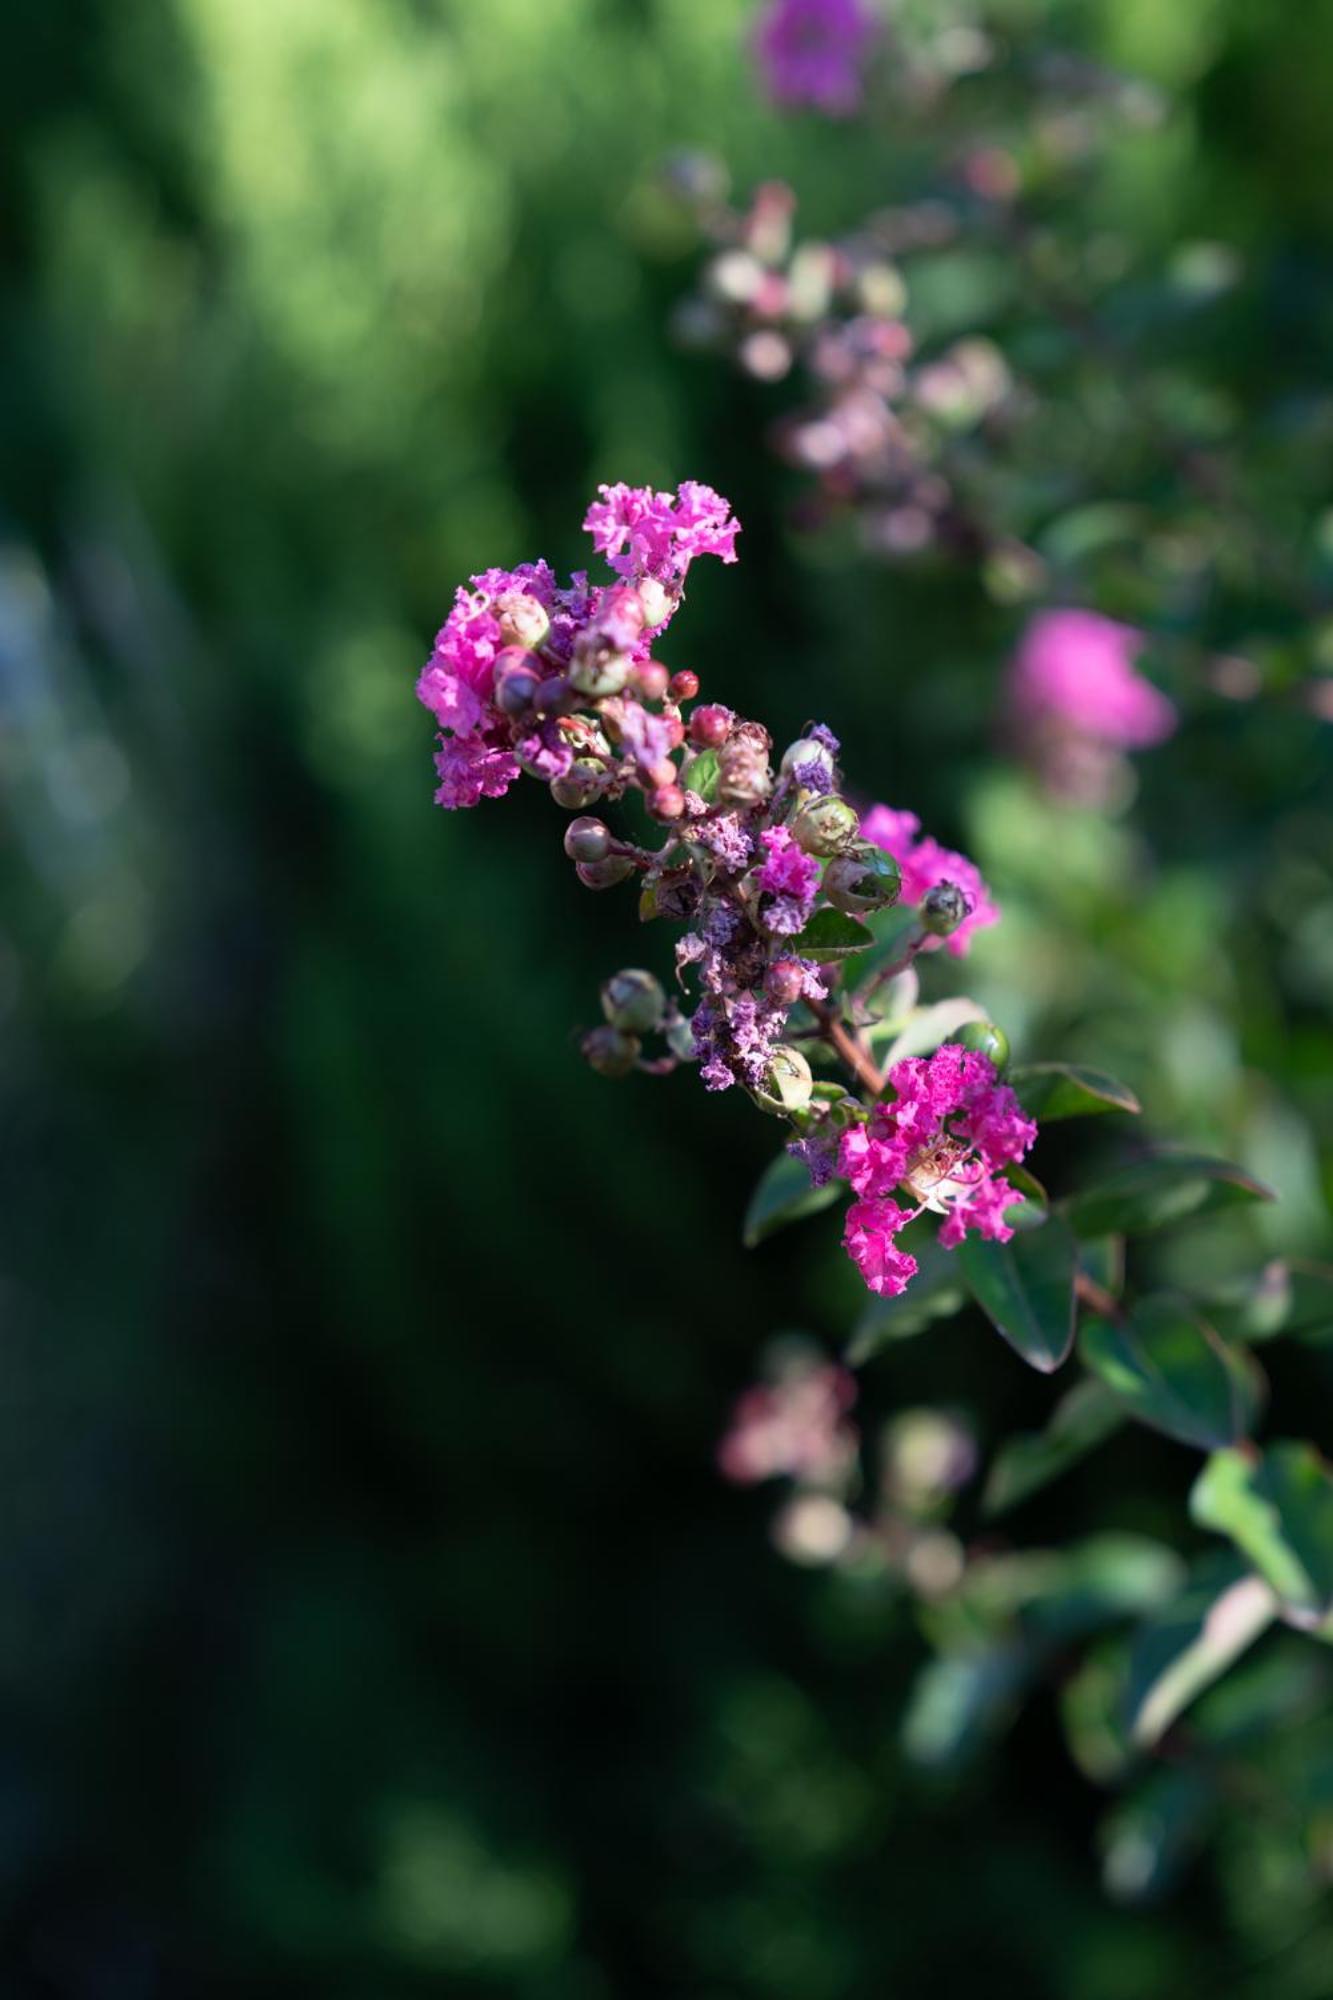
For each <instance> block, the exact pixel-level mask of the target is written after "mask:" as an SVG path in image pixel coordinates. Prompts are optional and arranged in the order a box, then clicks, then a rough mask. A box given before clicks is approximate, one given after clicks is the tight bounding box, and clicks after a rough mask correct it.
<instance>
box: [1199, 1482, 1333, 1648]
mask: <svg viewBox="0 0 1333 2000" xmlns="http://www.w3.org/2000/svg"><path fill="white" fill-rule="evenodd" d="M1190 1512H1191V1514H1192V1515H1193V1517H1194V1519H1195V1520H1196V1521H1197V1522H1198V1523H1199V1525H1200V1526H1201V1527H1204V1528H1212V1529H1214V1530H1215V1531H1216V1533H1218V1534H1221V1535H1227V1536H1229V1537H1230V1539H1231V1540H1232V1541H1233V1542H1234V1543H1235V1545H1236V1547H1237V1548H1238V1549H1239V1550H1240V1551H1241V1553H1242V1554H1243V1555H1245V1556H1247V1557H1248V1558H1249V1560H1250V1561H1251V1562H1252V1563H1253V1564H1254V1567H1255V1568H1256V1569H1257V1570H1258V1572H1259V1574H1260V1575H1261V1576H1262V1577H1263V1578H1264V1579H1265V1581H1266V1582H1268V1583H1270V1584H1271V1585H1272V1587H1273V1589H1274V1590H1275V1591H1276V1592H1277V1594H1278V1596H1279V1597H1280V1598H1281V1599H1282V1601H1283V1604H1284V1606H1285V1607H1286V1609H1287V1610H1288V1612H1289V1613H1291V1614H1292V1615H1294V1617H1295V1618H1296V1619H1297V1620H1298V1621H1299V1622H1301V1623H1303V1624H1306V1625H1310V1626H1314V1625H1317V1624H1319V1623H1320V1621H1321V1620H1324V1619H1326V1618H1328V1616H1329V1614H1330V1611H1333V1469H1330V1467H1329V1465H1328V1464H1327V1462H1326V1461H1325V1460H1324V1459H1323V1458H1321V1457H1320V1455H1319V1453H1318V1452H1317V1451H1316V1450H1315V1448H1314V1446H1313V1445H1311V1444H1297V1443H1281V1444H1272V1445H1269V1446H1267V1447H1266V1448H1265V1450H1263V1451H1262V1452H1259V1451H1255V1450H1253V1449H1250V1450H1246V1451H1236V1450H1227V1451H1218V1452H1215V1453H1214V1455H1213V1456H1212V1458H1210V1459H1209V1461H1208V1463H1207V1465H1206V1466H1205V1467H1204V1469H1203V1471H1202V1472H1201V1473H1200V1474H1199V1477H1198V1479H1197V1480H1196V1481H1195V1483H1194V1490H1193V1492H1192V1493H1191V1494H1190Z"/></svg>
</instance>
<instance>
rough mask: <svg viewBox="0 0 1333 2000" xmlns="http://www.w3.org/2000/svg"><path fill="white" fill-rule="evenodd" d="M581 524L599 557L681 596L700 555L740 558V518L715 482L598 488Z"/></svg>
mask: <svg viewBox="0 0 1333 2000" xmlns="http://www.w3.org/2000/svg"><path fill="white" fill-rule="evenodd" d="M597 490H598V492H599V493H600V494H601V496H602V497H601V499H600V500H594V502H593V504H592V506H591V507H589V509H588V512H587V514H586V515H585V516H584V521H583V525H584V527H585V528H586V530H587V532H588V533H589V534H590V535H591V536H592V539H593V545H594V547H595V548H596V549H597V551H598V553H599V555H604V556H605V557H606V559H607V561H608V562H609V563H610V565H611V567H612V569H613V570H615V571H616V572H617V574H618V575H620V576H623V577H627V578H629V579H631V580H633V581H634V582H636V583H640V582H642V581H643V579H644V578H645V577H652V578H654V579H655V580H656V581H657V582H658V583H660V584H662V585H663V587H664V588H665V589H666V590H667V591H669V592H671V593H673V594H674V595H679V592H680V590H681V587H682V585H683V584H684V582H685V575H686V572H687V570H688V569H689V567H690V564H691V563H692V562H693V561H694V558H695V557H696V556H718V557H719V558H720V559H721V560H722V561H723V562H724V563H733V562H735V560H736V537H737V535H738V534H739V533H740V522H739V521H737V520H736V518H735V517H734V515H733V514H732V513H731V510H730V508H729V507H728V505H727V502H726V501H725V500H724V499H723V498H722V496H721V494H720V493H715V492H714V491H713V489H712V487H711V486H703V485H701V484H700V482H699V481H698V480H697V479H684V480H682V481H681V483H680V486H679V487H678V488H677V490H676V492H675V493H655V492H654V491H653V489H652V487H651V486H625V485H623V484H622V485H618V486H600V487H599V488H598V489H597Z"/></svg>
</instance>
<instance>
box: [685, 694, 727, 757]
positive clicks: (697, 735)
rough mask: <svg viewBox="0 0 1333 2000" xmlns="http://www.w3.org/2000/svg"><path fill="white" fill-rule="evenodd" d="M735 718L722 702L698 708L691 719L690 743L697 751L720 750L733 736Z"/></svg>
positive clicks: (714, 702)
mask: <svg viewBox="0 0 1333 2000" xmlns="http://www.w3.org/2000/svg"><path fill="white" fill-rule="evenodd" d="M735 719H736V718H735V716H734V715H733V714H732V712H731V710H730V709H729V708H724V707H723V706H722V703H721V702H720V701H712V702H708V703H707V704H706V705H705V706H704V707H703V708H696V709H695V711H694V714H693V715H692V716H691V717H690V741H691V743H693V745H694V747H695V749H696V750H720V749H721V747H722V745H723V744H724V743H725V742H726V740H727V738H728V736H730V734H731V725H732V723H733V722H734V721H735Z"/></svg>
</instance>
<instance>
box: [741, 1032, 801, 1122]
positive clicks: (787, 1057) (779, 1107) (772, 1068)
mask: <svg viewBox="0 0 1333 2000" xmlns="http://www.w3.org/2000/svg"><path fill="white" fill-rule="evenodd" d="M814 1083H815V1080H814V1078H813V1076H812V1075H811V1074H810V1065H809V1063H808V1062H807V1061H806V1059H805V1057H804V1056H803V1055H802V1054H801V1051H800V1050H799V1049H794V1048H792V1047H791V1046H790V1045H789V1044H788V1043H786V1042H779V1043H778V1045H777V1047H776V1048H775V1049H774V1051H773V1054H772V1057H771V1058H770V1060H769V1065H768V1074H767V1076H766V1077H765V1078H764V1081H763V1084H762V1085H761V1087H760V1088H759V1089H758V1090H756V1091H755V1093H754V1100H755V1103H756V1104H759V1105H762V1107H763V1109H764V1110H765V1111H776V1112H780V1113H790V1112H793V1111H804V1109H805V1107H806V1105H807V1104H808V1103H809V1102H810V1094H811V1092H812V1090H813V1089H814Z"/></svg>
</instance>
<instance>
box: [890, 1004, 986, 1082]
mask: <svg viewBox="0 0 1333 2000" xmlns="http://www.w3.org/2000/svg"><path fill="white" fill-rule="evenodd" d="M985 1018H986V1016H985V1013H984V1011H983V1009H982V1008H980V1007H978V1005H977V1003H976V1001H975V1000H965V999H962V998H961V997H960V998H958V999H954V1000H937V1001H936V1002H935V1004H934V1006H932V1007H922V1008H920V1009H919V1010H918V1011H917V1012H916V1013H915V1014H913V1016H912V1018H911V1019H910V1020H909V1021H908V1023H907V1026H906V1027H905V1028H904V1029H903V1030H902V1033H901V1034H900V1035H899V1036H898V1037H897V1038H896V1040H895V1041H894V1042H893V1043H892V1044H891V1045H890V1046H889V1047H888V1048H887V1049H886V1050H885V1052H884V1067H885V1069H891V1068H892V1066H893V1064H894V1063H896V1062H901V1061H902V1060H903V1058H904V1057H905V1056H925V1055H930V1054H931V1053H932V1051H933V1050H935V1049H937V1048H939V1047H940V1045H941V1043H943V1042H946V1041H947V1040H948V1038H949V1036H950V1035H952V1034H954V1033H955V1032H956V1031H957V1030H958V1029H959V1028H961V1027H963V1026H965V1024H966V1023H967V1022H968V1021H984V1020H985Z"/></svg>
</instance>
